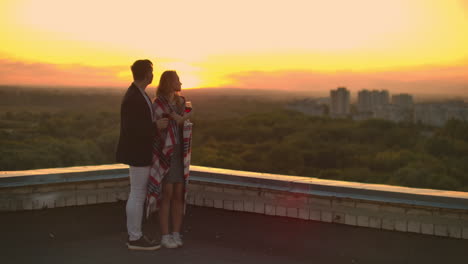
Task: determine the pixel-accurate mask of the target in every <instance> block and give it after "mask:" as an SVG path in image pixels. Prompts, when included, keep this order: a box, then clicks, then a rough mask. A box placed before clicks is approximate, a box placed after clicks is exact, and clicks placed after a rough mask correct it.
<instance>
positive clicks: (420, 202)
mask: <svg viewBox="0 0 468 264" xmlns="http://www.w3.org/2000/svg"><path fill="white" fill-rule="evenodd" d="M128 193H129V181H128V167H127V166H125V165H121V164H116V165H101V166H87V167H73V168H57V169H45V170H33V171H20V172H0V211H15V210H32V209H45V208H54V207H63V206H77V205H85V204H95V203H106V202H116V201H118V200H126V199H127V198H128ZM187 203H188V204H192V205H196V206H205V207H214V208H220V209H225V210H233V211H242V212H250V213H260V214H267V215H276V216H282V217H292V218H299V219H304V220H313V221H323V222H330V223H337V224H345V225H353V226H360V227H368V228H378V229H384V230H394V231H401V232H413V233H420V234H427V235H436V236H445V237H452V238H463V239H468V193H464V192H451V191H439V190H428V189H416V188H406V187H398V186H387V185H377V184H362V183H352V182H341V181H331V180H321V179H316V178H307V177H296V176H287V175H275V174H264V173H252V172H245V171H233V170H224V169H215V168H206V167H199V166H192V169H191V181H190V184H189V186H188V196H187Z"/></svg>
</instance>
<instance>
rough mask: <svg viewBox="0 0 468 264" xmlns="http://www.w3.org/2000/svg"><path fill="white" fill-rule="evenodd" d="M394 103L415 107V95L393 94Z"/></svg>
mask: <svg viewBox="0 0 468 264" xmlns="http://www.w3.org/2000/svg"><path fill="white" fill-rule="evenodd" d="M392 104H394V105H397V106H401V107H413V104H414V102H413V96H412V95H410V94H396V95H393V96H392Z"/></svg>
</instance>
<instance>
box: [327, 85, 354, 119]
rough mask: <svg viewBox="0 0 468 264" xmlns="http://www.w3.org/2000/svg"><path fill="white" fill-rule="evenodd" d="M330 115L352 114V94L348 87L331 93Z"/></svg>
mask: <svg viewBox="0 0 468 264" xmlns="http://www.w3.org/2000/svg"><path fill="white" fill-rule="evenodd" d="M330 114H331V116H346V115H349V114H350V93H349V91H348V89H346V87H338V89H336V90H331V91H330Z"/></svg>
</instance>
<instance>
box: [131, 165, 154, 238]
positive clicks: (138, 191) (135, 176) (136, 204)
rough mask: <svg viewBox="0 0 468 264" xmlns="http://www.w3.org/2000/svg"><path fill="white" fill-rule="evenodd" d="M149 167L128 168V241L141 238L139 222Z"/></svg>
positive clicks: (140, 220)
mask: <svg viewBox="0 0 468 264" xmlns="http://www.w3.org/2000/svg"><path fill="white" fill-rule="evenodd" d="M149 173H150V167H149V166H147V167H134V166H130V195H129V197H128V200H127V208H126V210H127V231H128V236H129V239H130V240H132V241H134V240H138V239H140V238H141V237H142V236H143V233H142V232H141V222H142V220H143V206H144V203H145V199H146V190H147V185H148V179H149Z"/></svg>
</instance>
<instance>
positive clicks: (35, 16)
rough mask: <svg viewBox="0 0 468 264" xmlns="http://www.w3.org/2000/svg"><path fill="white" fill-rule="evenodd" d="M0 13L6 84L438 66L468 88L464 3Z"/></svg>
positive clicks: (191, 83)
mask: <svg viewBox="0 0 468 264" xmlns="http://www.w3.org/2000/svg"><path fill="white" fill-rule="evenodd" d="M0 10H1V11H0V15H1V16H2V17H3V18H4V22H2V24H0V34H1V35H2V45H1V46H0V67H2V68H4V69H7V70H8V71H5V72H3V74H0V84H11V83H28V84H31V83H34V84H44V85H46V84H48V83H51V82H52V83H54V82H55V83H57V84H61V85H71V86H79V85H91V86H92V85H93V84H96V85H104V86H105V85H107V86H121V85H125V84H127V83H128V82H129V81H131V73H130V70H129V66H130V65H131V63H133V61H134V60H136V59H140V58H148V59H150V60H152V61H153V62H154V63H155V76H158V74H160V73H161V72H162V71H163V70H166V69H174V70H177V71H178V72H179V74H180V75H181V81H182V83H183V84H184V88H196V87H219V86H233V87H234V86H242V85H243V84H245V83H246V82H245V80H242V79H239V78H240V77H239V76H241V77H242V76H245V75H246V74H247V73H254V72H263V73H281V72H293V71H296V72H311V73H320V74H325V75H333V74H336V73H340V72H354V73H356V74H364V75H365V74H371V73H386V72H387V73H388V72H398V73H402V72H405V73H407V74H406V75H408V74H409V75H411V72H420V71H421V69H426V70H427V71H430V72H432V74H431V75H426V78H437V76H434V73H435V74H437V73H436V72H435V71H433V70H431V69H436V68H440V67H446V68H447V67H449V68H451V67H458V68H457V69H462V70H461V72H460V71H457V73H456V75H450V74H449V75H450V76H452V77H453V78H454V80H452V81H457V82H459V81H460V80H461V79H463V80H464V81H466V77H464V75H466V73H467V72H466V71H465V69H466V67H465V66H467V65H468V34H463V32H468V1H466V0H446V1H444V0H425V1H423V0H412V1H407V0H382V1H375V0H356V1H344V0H330V1H320V0H316V1H313V0H304V1H299V0H296V1H294V0H293V1H290V2H288V4H284V3H276V2H273V1H266V0H255V1H254V0H250V1H249V0H242V1H241V0H239V1H236V2H235V3H222V1H213V0H200V1H183V3H181V2H177V3H173V2H170V1H142V0H136V1H131V2H128V1H124V2H116V1H108V0H101V1H95V0H80V1H59V0H42V1H40V0H15V1H14V0H3V1H0ZM24 71H26V72H27V74H26V73H23V72H24ZM44 72H46V73H47V75H48V76H44ZM15 74H16V76H15ZM415 74H416V73H415ZM444 74H445V75H444V78H446V75H447V73H446V71H444ZM416 75H417V74H416ZM388 76H392V78H396V79H398V78H400V77H399V76H397V75H395V74H388ZM417 76H419V78H420V77H421V76H422V75H421V74H419V75H417ZM46 77H47V78H46ZM61 77H63V78H61ZM65 77H66V78H65ZM249 78H252V77H249ZM409 78H415V77H409ZM446 79H447V78H446ZM157 80H158V78H157V77H156V78H155V82H157ZM260 81H261V80H259V82H260ZM447 81H449V82H450V81H451V80H450V79H447ZM466 83H467V84H468V81H467V82H466ZM312 84H313V82H311V85H312ZM153 85H156V84H154V83H153ZM287 88H288V87H285V89H287ZM467 92H468V91H467Z"/></svg>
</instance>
